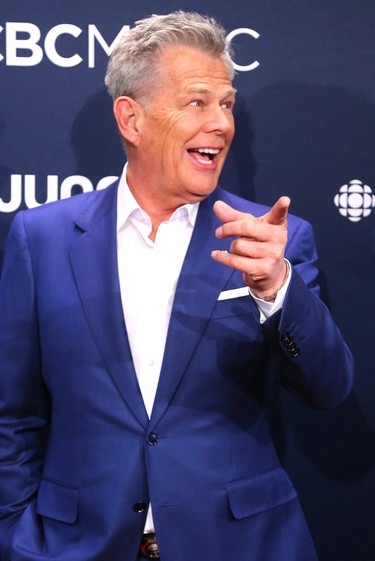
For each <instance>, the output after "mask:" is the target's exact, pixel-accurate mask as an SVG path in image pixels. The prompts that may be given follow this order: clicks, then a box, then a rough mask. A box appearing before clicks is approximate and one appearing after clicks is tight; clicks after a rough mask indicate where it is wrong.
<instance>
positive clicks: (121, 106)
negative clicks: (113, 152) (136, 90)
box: [113, 96, 141, 146]
mask: <svg viewBox="0 0 375 561" xmlns="http://www.w3.org/2000/svg"><path fill="white" fill-rule="evenodd" d="M140 110H141V106H140V105H139V103H138V102H137V101H135V99H133V98H131V97H128V96H121V97H118V98H117V99H116V100H115V102H114V105H113V113H114V115H115V118H116V121H117V126H118V129H119V131H120V134H121V136H122V137H123V138H124V140H125V141H126V142H128V143H130V144H133V145H134V146H137V144H138V140H139V131H138V127H137V123H138V118H139V116H140Z"/></svg>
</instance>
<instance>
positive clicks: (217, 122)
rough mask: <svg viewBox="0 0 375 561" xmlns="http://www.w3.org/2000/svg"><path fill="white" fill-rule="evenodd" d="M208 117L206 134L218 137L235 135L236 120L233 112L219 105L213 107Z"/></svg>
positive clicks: (205, 126) (205, 127) (205, 128)
mask: <svg viewBox="0 0 375 561" xmlns="http://www.w3.org/2000/svg"><path fill="white" fill-rule="evenodd" d="M206 117H207V119H206V122H205V125H204V132H207V133H215V134H217V135H227V134H229V133H231V134H233V133H234V119H233V113H232V111H231V110H229V109H225V108H223V107H222V106H221V105H219V104H217V105H213V106H212V107H210V109H209V113H208V114H207V115H206Z"/></svg>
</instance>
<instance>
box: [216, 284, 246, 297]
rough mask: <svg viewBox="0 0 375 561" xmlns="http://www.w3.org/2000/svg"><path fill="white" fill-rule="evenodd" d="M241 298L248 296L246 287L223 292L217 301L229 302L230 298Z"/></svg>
mask: <svg viewBox="0 0 375 561" xmlns="http://www.w3.org/2000/svg"><path fill="white" fill-rule="evenodd" d="M242 296H249V288H248V287H247V286H241V288H232V289H231V290H223V292H220V294H219V298H218V300H230V299H231V298H241V297H242Z"/></svg>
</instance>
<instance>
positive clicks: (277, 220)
mask: <svg viewBox="0 0 375 561" xmlns="http://www.w3.org/2000/svg"><path fill="white" fill-rule="evenodd" d="M289 206H290V198H289V197H285V196H283V197H280V198H279V199H278V200H277V201H276V203H275V204H274V205H273V207H272V208H271V210H270V211H269V212H267V214H264V215H263V216H261V217H260V219H259V220H261V221H262V222H267V223H268V224H273V225H274V226H283V225H284V224H286V217H287V215H288V210H289Z"/></svg>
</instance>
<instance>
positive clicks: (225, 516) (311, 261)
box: [0, 12, 352, 561]
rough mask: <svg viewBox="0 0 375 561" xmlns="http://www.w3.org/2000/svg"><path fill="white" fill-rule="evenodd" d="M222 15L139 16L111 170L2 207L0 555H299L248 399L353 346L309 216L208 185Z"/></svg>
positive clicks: (335, 378) (222, 126)
mask: <svg viewBox="0 0 375 561" xmlns="http://www.w3.org/2000/svg"><path fill="white" fill-rule="evenodd" d="M232 77H233V64H232V62H231V59H230V56H229V53H228V49H227V45H226V42H225V35H224V31H223V30H222V28H221V27H220V26H219V25H218V24H217V23H216V22H214V21H213V20H209V19H208V18H205V17H202V16H199V15H197V14H188V13H183V12H177V13H173V14H170V15H167V16H153V17H151V18H148V19H145V20H143V21H141V22H138V25H137V26H136V27H135V28H134V29H132V30H131V31H130V32H129V33H128V34H127V35H126V36H125V37H124V38H123V39H122V40H121V41H120V43H119V45H118V46H117V48H116V49H115V51H114V52H113V54H112V56H111V59H110V62H109V67H108V72H107V76H106V84H107V86H108V89H109V91H110V93H111V95H112V96H113V98H114V113H115V117H116V121H117V125H118V129H119V132H120V135H121V137H122V139H123V142H124V145H125V147H126V151H127V157H128V163H127V165H126V166H125V169H124V173H123V174H122V176H121V178H120V180H119V182H117V183H116V184H115V185H113V186H111V187H109V188H108V189H106V190H104V191H98V192H95V193H90V194H87V195H80V196H77V197H73V198H72V199H69V200H66V201H63V202H58V203H53V204H49V205H45V206H43V207H40V208H38V209H35V210H32V211H27V212H24V213H19V214H18V216H17V217H16V219H15V221H14V225H13V228H12V231H11V233H10V236H9V240H8V244H7V249H6V257H5V262H4V268H3V276H2V284H1V302H0V304H1V317H0V344H1V361H0V364H1V377H0V392H1V393H0V415H1V417H0V418H1V423H0V504H1V507H0V520H1V522H0V536H1V537H0V548H1V560H2V561H9V560H11V561H31V560H33V561H42V560H47V559H51V560H52V559H53V560H54V561H135V560H136V559H138V558H139V559H145V558H150V559H152V558H158V557H159V556H160V559H161V560H162V561H192V560H194V561H216V560H222V561H232V560H233V561H235V560H241V561H284V560H285V561H286V560H288V561H302V560H303V561H312V560H315V559H316V554H315V551H314V547H313V545H312V543H311V539H310V536H309V533H308V530H307V528H306V524H305V521H304V518H303V514H302V513H301V510H300V506H299V503H298V500H297V498H296V492H295V490H294V488H293V486H292V484H291V482H290V480H289V479H288V476H287V475H286V473H285V472H284V470H283V469H282V467H281V466H280V463H279V460H278V457H277V455H276V452H275V449H274V446H273V444H272V441H271V437H270V434H269V430H268V426H267V420H266V418H265V411H264V403H265V396H266V386H267V370H268V366H269V364H270V363H272V364H273V366H274V367H276V368H277V370H278V372H279V375H280V380H281V381H282V383H283V384H284V385H285V386H286V387H287V388H288V389H289V390H290V391H291V392H293V393H294V394H295V395H296V397H297V398H298V399H300V400H303V401H304V402H306V403H307V404H310V405H312V406H315V407H321V408H325V407H330V406H332V405H335V404H336V403H338V402H339V401H340V400H342V399H343V398H344V397H345V396H346V395H347V394H348V392H349V391H350V387H351V382H352V359H351V355H350V352H349V351H348V349H347V347H346V346H345V343H344V342H343V340H342V337H341V335H340V333H339V331H338V329H337V328H336V326H335V325H334V323H333V321H332V319H331V317H330V315H329V312H328V311H327V309H326V308H325V306H324V305H323V304H322V302H321V301H320V300H319V298H318V296H317V292H318V289H317V286H316V276H317V269H316V267H315V260H316V255H315V248H314V243H313V238H312V233H311V227H310V226H309V225H308V224H307V223H306V222H304V221H302V220H300V219H298V218H296V217H293V216H289V218H288V223H287V210H288V206H289V199H288V198H287V197H281V198H280V199H279V200H278V201H277V202H276V204H275V205H274V207H273V208H272V209H267V208H265V207H262V206H260V205H256V204H254V203H251V202H249V201H245V200H242V199H240V198H238V197H236V196H234V195H231V194H229V193H228V192H226V191H223V190H222V189H221V188H220V187H217V181H218V178H219V175H220V171H221V169H222V166H223V164H224V160H225V157H226V155H227V152H228V149H229V146H230V143H231V140H232V137H233V134H234V122H233V105H234V102H235V90H234V88H233V86H232Z"/></svg>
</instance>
